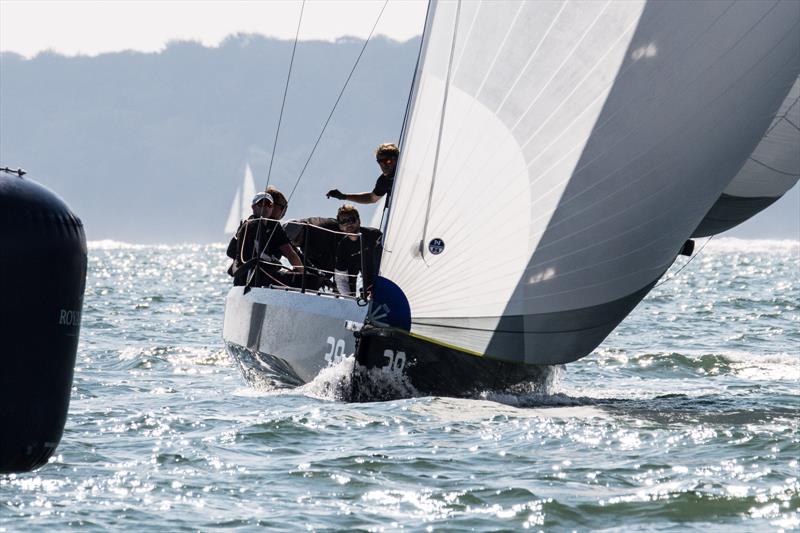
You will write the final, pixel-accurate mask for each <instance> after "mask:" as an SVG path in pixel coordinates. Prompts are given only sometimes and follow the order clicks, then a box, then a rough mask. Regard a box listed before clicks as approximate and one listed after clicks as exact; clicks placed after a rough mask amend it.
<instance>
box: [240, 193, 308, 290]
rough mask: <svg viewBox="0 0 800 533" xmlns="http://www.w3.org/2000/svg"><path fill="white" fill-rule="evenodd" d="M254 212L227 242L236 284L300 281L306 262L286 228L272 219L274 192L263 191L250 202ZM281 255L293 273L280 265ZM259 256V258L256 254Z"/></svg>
mask: <svg viewBox="0 0 800 533" xmlns="http://www.w3.org/2000/svg"><path fill="white" fill-rule="evenodd" d="M251 205H252V207H253V214H252V215H251V216H250V217H249V218H248V219H247V220H245V221H244V222H242V224H241V225H240V226H239V229H238V230H236V235H234V237H233V238H232V239H231V241H230V243H229V244H228V250H227V254H228V257H230V258H232V259H233V260H234V262H233V265H231V268H230V269H229V270H228V273H229V274H231V275H232V276H233V284H234V285H246V284H247V283H248V280H249V281H250V286H253V287H263V286H267V285H272V284H277V285H281V284H283V285H289V284H291V285H294V283H287V281H294V279H295V278H297V279H298V280H301V279H302V278H301V276H302V272H303V263H302V261H301V260H300V257H299V256H298V255H297V252H296V251H295V249H294V248H293V247H292V245H291V243H290V242H289V238H288V237H287V236H286V233H285V232H284V230H283V227H282V226H281V225H280V224H279V223H278V222H277V221H275V220H269V217H270V216H271V214H272V209H273V205H274V204H273V199H272V195H271V194H269V193H266V192H260V193H258V194H256V195H255V196H254V197H253V201H252V203H251ZM281 255H284V256H286V258H287V259H288V260H289V263H291V265H292V266H293V267H294V268H293V271H294V273H296V274H299V275H293V274H292V273H291V272H288V271H286V270H284V269H283V268H282V266H281V265H280V263H279V261H280V257H281ZM257 256H258V257H257Z"/></svg>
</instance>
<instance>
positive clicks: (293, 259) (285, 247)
mask: <svg viewBox="0 0 800 533" xmlns="http://www.w3.org/2000/svg"><path fill="white" fill-rule="evenodd" d="M280 250H281V253H282V254H283V255H285V256H286V259H288V260H289V262H290V263H291V264H292V266H293V267H294V269H295V270H296V271H297V272H302V271H303V262H302V261H300V256H299V255H297V252H295V251H294V248H293V247H292V245H291V244H289V243H288V242H287V243H286V244H282V245H281V247H280Z"/></svg>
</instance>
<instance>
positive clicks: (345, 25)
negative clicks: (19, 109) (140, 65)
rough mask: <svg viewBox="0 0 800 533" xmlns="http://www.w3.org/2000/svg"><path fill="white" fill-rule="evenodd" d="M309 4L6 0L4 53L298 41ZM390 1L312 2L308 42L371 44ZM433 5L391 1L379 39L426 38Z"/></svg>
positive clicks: (1, 5) (1, 3)
mask: <svg viewBox="0 0 800 533" xmlns="http://www.w3.org/2000/svg"><path fill="white" fill-rule="evenodd" d="M301 4H302V2H301V0H261V1H255V0H251V1H226V2H220V1H197V0H183V1H174V0H173V1H160V0H158V1H156V0H138V1H126V0H106V1H79V2H76V1H66V0H59V1H55V2H53V1H35V0H26V1H18V0H0V51H12V52H17V53H19V54H22V55H24V56H26V57H31V56H33V55H36V54H37V53H38V52H41V51H43V50H47V49H52V50H54V51H57V52H60V53H62V54H66V55H75V54H86V55H96V54H98V53H103V52H115V51H120V50H141V51H148V52H155V51H159V50H161V49H162V48H163V47H164V45H165V44H166V43H167V42H168V41H170V40H175V39H180V40H194V41H199V42H202V43H203V44H205V45H207V46H215V45H217V44H219V42H220V41H221V40H222V39H223V38H224V37H225V36H227V35H230V34H232V33H237V32H245V33H260V34H264V35H268V36H272V37H278V38H282V39H294V35H295V31H296V29H297V20H298V16H299V14H300V6H301ZM383 4H384V1H383V0H357V1H352V0H351V1H341V0H307V1H306V5H305V10H304V13H303V23H302V26H301V29H300V38H301V39H322V40H335V39H336V38H338V37H342V36H345V35H351V36H355V37H362V38H364V37H366V36H367V35H369V31H370V29H371V28H372V25H373V24H374V23H375V19H376V18H377V16H378V13H379V12H380V10H381V7H382V6H383ZM426 6H427V1H425V0H389V3H388V5H387V7H386V10H385V11H384V13H383V16H382V17H381V20H380V22H379V23H378V27H377V28H376V33H378V34H382V35H386V36H388V37H391V38H393V39H397V40H406V39H410V38H411V37H414V36H415V35H419V34H421V33H422V26H423V24H424V21H425V11H426Z"/></svg>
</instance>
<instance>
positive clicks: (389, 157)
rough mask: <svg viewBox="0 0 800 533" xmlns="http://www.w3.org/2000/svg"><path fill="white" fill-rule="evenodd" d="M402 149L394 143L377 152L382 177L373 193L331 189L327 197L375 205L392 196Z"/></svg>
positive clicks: (379, 177)
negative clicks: (389, 195)
mask: <svg viewBox="0 0 800 533" xmlns="http://www.w3.org/2000/svg"><path fill="white" fill-rule="evenodd" d="M399 156H400V149H399V148H398V147H397V145H396V144H394V143H384V144H382V145H380V146H378V148H377V149H376V150H375V158H376V159H377V161H378V165H379V166H380V167H381V175H380V176H378V180H377V181H376V182H375V187H374V188H373V189H372V192H357V193H343V192H341V191H340V190H339V189H331V190H330V191H328V194H327V195H326V196H327V197H328V198H336V199H337V200H348V201H351V202H356V203H357V204H374V203H375V202H377V201H378V200H380V199H381V198H382V197H383V196H385V195H387V194H391V192H392V185H394V171H395V168H396V167H397V158H398V157H399Z"/></svg>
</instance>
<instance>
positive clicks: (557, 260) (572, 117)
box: [381, 1, 800, 363]
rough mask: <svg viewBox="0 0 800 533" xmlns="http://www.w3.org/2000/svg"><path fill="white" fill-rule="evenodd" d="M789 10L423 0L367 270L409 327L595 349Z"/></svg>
mask: <svg viewBox="0 0 800 533" xmlns="http://www.w3.org/2000/svg"><path fill="white" fill-rule="evenodd" d="M798 22H800V3H798V2H744V3H734V2H694V3H690V2H641V1H640V2H635V1H626V2H596V1H587V2H538V1H537V2H516V1H514V2H497V1H493V2H433V3H432V5H431V7H430V12H429V16H428V21H427V27H426V30H425V36H424V43H423V56H422V60H421V62H420V67H419V71H418V73H417V78H416V79H417V82H416V83H417V85H416V87H415V90H414V93H413V101H412V106H411V112H410V113H411V114H410V117H409V123H408V127H407V128H406V131H405V133H404V137H403V139H402V150H403V153H402V156H401V160H400V163H399V167H398V171H397V176H396V180H395V181H396V183H395V191H394V193H393V198H392V206H391V212H390V219H389V222H388V226H387V229H386V243H385V253H384V256H383V263H382V271H381V273H382V275H383V276H385V277H387V278H389V279H391V280H393V281H394V282H395V283H397V284H398V285H399V286H400V287H402V289H403V290H404V292H405V293H406V295H407V297H408V299H409V303H410V306H411V313H412V332H414V333H417V334H420V335H424V336H426V337H429V338H431V339H434V340H438V341H443V342H447V343H450V344H453V345H455V346H457V347H461V348H464V349H467V350H471V351H474V352H478V353H481V354H483V353H486V354H487V355H489V356H493V357H498V358H502V359H510V360H524V361H526V362H529V363H552V362H566V361H570V360H574V359H577V358H579V357H581V356H583V355H585V354H586V353H588V352H587V351H591V349H593V348H594V347H595V346H596V345H597V343H599V342H600V341H602V338H604V337H605V336H606V335H607V334H608V332H609V331H610V329H611V328H613V327H614V326H615V325H616V323H618V322H619V320H621V319H622V318H623V317H624V315H625V314H627V312H628V311H629V310H630V309H631V308H632V307H633V306H634V305H635V304H636V303H637V302H638V301H639V300H640V299H641V297H643V295H644V294H645V293H646V291H647V290H648V289H649V287H650V286H651V285H652V283H654V282H655V280H657V279H658V278H659V277H660V276H661V274H662V273H663V272H664V271H665V270H666V269H667V268H668V266H669V265H670V264H671V263H672V261H673V260H674V258H675V256H676V254H677V252H678V250H679V249H680V247H681V245H682V244H683V242H684V241H685V239H686V238H688V237H689V235H690V234H691V233H692V231H693V230H694V229H695V228H696V227H697V225H698V223H699V221H700V220H701V219H702V217H703V215H704V214H705V213H706V212H707V211H708V210H709V208H710V207H711V205H712V204H713V203H714V201H715V200H716V199H717V198H718V197H719V196H720V193H721V192H722V191H723V189H724V188H725V186H726V185H727V184H728V183H729V182H730V181H731V179H732V178H733V177H734V176H735V175H736V173H737V172H738V171H739V170H740V169H741V168H742V166H743V165H744V162H745V161H746V159H747V157H748V156H749V155H750V154H751V153H753V150H754V149H755V147H756V145H757V144H758V142H759V140H760V139H761V138H762V136H763V135H764V132H765V131H766V129H767V128H768V126H769V125H770V121H771V119H772V117H774V116H775V114H776V111H777V109H778V107H779V106H780V104H781V102H782V101H783V100H784V99H785V97H786V96H787V91H788V89H789V88H790V87H791V84H792V81H793V80H794V79H796V77H797V75H798V70H799V69H800V68H799V66H798V51H799V50H800V31H798ZM448 80H449V83H448ZM433 239H441V241H442V242H443V244H444V249H443V251H441V252H440V253H437V254H434V253H431V251H430V250H429V243H430V241H432V240H433ZM434 249H435V248H434ZM435 251H439V249H435ZM581 331H591V332H593V333H592V335H589V337H591V339H590V340H589V342H585V339H584V340H581V338H580V336H581V335H582V334H581ZM565 335H566V336H565Z"/></svg>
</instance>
